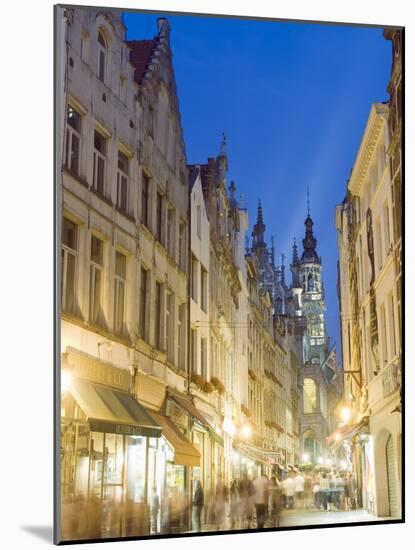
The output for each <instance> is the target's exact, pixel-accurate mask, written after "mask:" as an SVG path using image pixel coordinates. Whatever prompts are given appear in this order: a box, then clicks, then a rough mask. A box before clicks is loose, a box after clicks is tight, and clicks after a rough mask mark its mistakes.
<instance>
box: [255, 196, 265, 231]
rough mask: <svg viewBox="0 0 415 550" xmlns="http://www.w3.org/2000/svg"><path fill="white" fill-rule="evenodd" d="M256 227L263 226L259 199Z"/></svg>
mask: <svg viewBox="0 0 415 550" xmlns="http://www.w3.org/2000/svg"><path fill="white" fill-rule="evenodd" d="M256 223H257V225H260V224H261V225H263V224H264V218H263V216H262V205H261V199H259V201H258V214H257V222H256Z"/></svg>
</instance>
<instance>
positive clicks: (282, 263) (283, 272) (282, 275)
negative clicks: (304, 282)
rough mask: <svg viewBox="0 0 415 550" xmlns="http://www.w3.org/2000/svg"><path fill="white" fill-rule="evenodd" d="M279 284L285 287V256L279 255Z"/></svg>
mask: <svg viewBox="0 0 415 550" xmlns="http://www.w3.org/2000/svg"><path fill="white" fill-rule="evenodd" d="M281 283H282V285H283V286H285V254H284V253H281Z"/></svg>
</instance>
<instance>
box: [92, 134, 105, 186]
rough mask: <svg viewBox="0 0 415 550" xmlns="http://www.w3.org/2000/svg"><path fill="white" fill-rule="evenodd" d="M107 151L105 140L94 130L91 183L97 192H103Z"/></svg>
mask: <svg viewBox="0 0 415 550" xmlns="http://www.w3.org/2000/svg"><path fill="white" fill-rule="evenodd" d="M106 153H107V142H106V139H105V138H104V136H102V135H101V134H100V133H99V132H98V131H97V130H95V132H94V170H93V178H92V181H93V183H92V185H93V187H94V189H95V191H97V192H98V193H100V194H101V195H104V192H105V155H106Z"/></svg>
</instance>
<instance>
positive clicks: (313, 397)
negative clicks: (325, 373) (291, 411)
mask: <svg viewBox="0 0 415 550" xmlns="http://www.w3.org/2000/svg"><path fill="white" fill-rule="evenodd" d="M303 406H304V413H305V414H310V413H315V412H317V391H316V383H315V382H314V380H313V379H312V378H305V379H304V387H303Z"/></svg>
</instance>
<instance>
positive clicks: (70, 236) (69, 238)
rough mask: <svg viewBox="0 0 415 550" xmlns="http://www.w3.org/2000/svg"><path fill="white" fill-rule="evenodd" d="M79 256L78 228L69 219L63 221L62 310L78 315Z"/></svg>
mask: <svg viewBox="0 0 415 550" xmlns="http://www.w3.org/2000/svg"><path fill="white" fill-rule="evenodd" d="M77 255H78V226H77V225H76V224H75V223H73V222H72V221H70V220H68V219H67V218H63V221H62V258H61V259H62V265H61V269H62V279H61V300H62V310H63V311H66V312H68V313H76V311H75V307H76V296H75V292H76V288H75V283H76V262H77Z"/></svg>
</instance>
